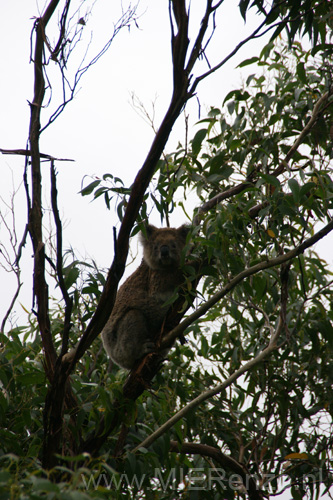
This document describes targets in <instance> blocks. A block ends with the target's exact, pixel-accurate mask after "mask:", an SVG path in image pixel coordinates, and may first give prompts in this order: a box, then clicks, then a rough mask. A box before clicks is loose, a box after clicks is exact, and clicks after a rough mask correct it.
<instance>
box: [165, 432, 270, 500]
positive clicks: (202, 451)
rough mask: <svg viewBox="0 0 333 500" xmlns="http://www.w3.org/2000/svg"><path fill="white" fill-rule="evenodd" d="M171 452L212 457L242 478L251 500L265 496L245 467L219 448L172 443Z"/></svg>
mask: <svg viewBox="0 0 333 500" xmlns="http://www.w3.org/2000/svg"><path fill="white" fill-rule="evenodd" d="M170 451H171V452H174V453H183V454H186V455H201V456H203V457H210V458H212V459H213V460H214V461H215V462H217V463H218V464H219V465H221V466H222V467H226V468H227V469H230V470H232V472H234V473H235V474H237V475H238V476H240V477H241V479H242V481H243V485H244V487H245V488H246V489H247V492H248V495H249V498H250V499H251V500H263V498H264V497H263V494H262V492H261V491H260V490H258V488H257V484H256V482H255V480H254V478H253V477H252V476H251V475H250V474H249V472H248V471H247V469H246V468H245V466H244V465H242V464H240V463H239V462H237V461H236V460H234V459H233V458H232V457H230V456H228V455H225V454H224V453H222V452H221V450H219V449H218V448H214V447H213V446H208V445H207V444H201V443H178V442H177V441H170Z"/></svg>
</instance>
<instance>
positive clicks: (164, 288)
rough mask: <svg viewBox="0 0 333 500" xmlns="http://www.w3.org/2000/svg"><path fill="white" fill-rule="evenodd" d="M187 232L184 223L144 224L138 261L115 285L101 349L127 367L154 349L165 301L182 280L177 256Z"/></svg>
mask: <svg viewBox="0 0 333 500" xmlns="http://www.w3.org/2000/svg"><path fill="white" fill-rule="evenodd" d="M188 232H189V228H188V226H185V225H183V226H181V227H179V228H178V229H175V228H156V227H154V226H152V225H147V226H146V231H145V234H143V233H141V234H140V242H141V244H142V246H143V259H142V262H141V264H140V266H139V267H138V268H137V270H136V271H134V273H133V274H132V275H131V276H130V277H129V278H128V279H127V280H126V281H125V282H124V284H123V285H122V286H121V287H120V288H119V290H118V294H117V298H116V302H115V305H114V308H113V311H112V313H111V315H110V317H109V319H108V321H107V323H106V325H105V327H104V329H103V331H102V333H101V336H102V341H103V345H104V349H105V350H106V352H107V354H108V355H109V356H110V358H111V359H112V360H113V361H114V362H115V363H116V364H117V365H119V366H121V367H123V368H127V369H128V370H130V369H132V368H133V366H134V365H135V363H136V362H137V361H138V360H139V359H140V358H142V357H143V356H145V355H146V354H148V353H150V352H153V351H154V350H155V342H156V340H157V339H158V336H159V334H160V332H161V328H162V326H163V322H164V319H165V317H166V314H167V312H168V308H169V306H167V305H165V302H166V301H168V300H169V299H170V298H171V297H172V296H173V294H174V292H175V290H176V289H177V287H178V286H179V285H180V284H181V283H182V282H183V273H182V271H181V269H180V259H181V253H182V250H183V248H184V246H185V242H186V237H187V234H188ZM163 354H164V355H165V354H166V353H163Z"/></svg>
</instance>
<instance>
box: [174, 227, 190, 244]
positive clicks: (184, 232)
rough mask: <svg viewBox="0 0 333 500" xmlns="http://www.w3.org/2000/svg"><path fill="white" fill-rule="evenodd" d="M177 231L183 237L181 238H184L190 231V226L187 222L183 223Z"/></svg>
mask: <svg viewBox="0 0 333 500" xmlns="http://www.w3.org/2000/svg"><path fill="white" fill-rule="evenodd" d="M177 231H178V234H179V235H180V236H181V237H182V238H183V240H186V238H187V235H188V234H189V232H190V231H191V226H189V225H188V224H183V225H182V226H180V227H179V228H178V229H177Z"/></svg>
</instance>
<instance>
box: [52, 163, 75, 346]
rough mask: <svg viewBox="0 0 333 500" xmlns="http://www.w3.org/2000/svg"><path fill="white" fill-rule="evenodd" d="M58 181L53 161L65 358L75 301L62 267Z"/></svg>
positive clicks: (57, 266)
mask: <svg viewBox="0 0 333 500" xmlns="http://www.w3.org/2000/svg"><path fill="white" fill-rule="evenodd" d="M56 183H57V181H56V172H55V168H54V161H53V160H52V161H51V203H52V211H53V216H54V221H55V225H56V231H57V237H56V238H57V248H56V252H57V265H56V272H57V279H58V283H59V287H60V290H61V293H62V296H63V298H64V301H65V322H64V328H63V338H62V348H61V354H60V356H63V355H64V354H65V353H66V352H67V350H68V336H69V331H70V327H71V324H70V320H71V313H72V307H73V299H72V298H71V297H70V296H69V294H68V291H67V288H66V285H65V280H64V276H63V266H62V224H61V220H60V216H59V210H58V203H57V184H56Z"/></svg>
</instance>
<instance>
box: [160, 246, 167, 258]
mask: <svg viewBox="0 0 333 500" xmlns="http://www.w3.org/2000/svg"><path fill="white" fill-rule="evenodd" d="M161 257H169V247H168V246H167V245H162V246H161Z"/></svg>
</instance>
